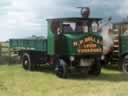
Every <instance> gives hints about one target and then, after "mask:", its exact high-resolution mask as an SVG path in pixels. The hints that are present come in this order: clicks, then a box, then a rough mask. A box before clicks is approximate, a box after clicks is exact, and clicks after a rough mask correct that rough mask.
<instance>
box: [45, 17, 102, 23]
mask: <svg viewBox="0 0 128 96" xmlns="http://www.w3.org/2000/svg"><path fill="white" fill-rule="evenodd" d="M86 20H87V21H89V22H92V21H100V20H102V18H81V17H70V18H54V19H47V21H70V22H74V21H76V22H77V21H86Z"/></svg>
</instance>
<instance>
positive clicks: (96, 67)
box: [89, 59, 101, 76]
mask: <svg viewBox="0 0 128 96" xmlns="http://www.w3.org/2000/svg"><path fill="white" fill-rule="evenodd" d="M89 74H91V75H95V76H98V75H100V74H101V62H100V59H95V62H94V64H93V65H92V66H91V69H90V71H89Z"/></svg>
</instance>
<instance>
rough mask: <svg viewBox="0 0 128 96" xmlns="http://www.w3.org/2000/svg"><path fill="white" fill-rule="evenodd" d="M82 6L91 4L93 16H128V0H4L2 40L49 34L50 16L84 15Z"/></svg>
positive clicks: (1, 0)
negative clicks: (48, 21)
mask: <svg viewBox="0 0 128 96" xmlns="http://www.w3.org/2000/svg"><path fill="white" fill-rule="evenodd" d="M79 6H89V7H90V8H91V16H96V17H103V18H105V17H108V16H113V18H114V19H115V18H117V17H122V18H123V17H125V16H128V0H0V41H5V40H8V39H9V38H21V37H28V36H32V35H45V36H46V35H47V22H46V19H47V18H53V17H68V16H70V17H72V16H80V15H79V10H78V9H77V8H76V7H79Z"/></svg>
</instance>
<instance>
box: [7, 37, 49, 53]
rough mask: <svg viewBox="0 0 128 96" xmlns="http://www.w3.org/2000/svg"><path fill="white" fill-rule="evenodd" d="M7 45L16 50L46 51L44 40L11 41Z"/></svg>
mask: <svg viewBox="0 0 128 96" xmlns="http://www.w3.org/2000/svg"><path fill="white" fill-rule="evenodd" d="M9 45H10V48H12V49H16V50H34V51H42V52H46V51H47V40H46V39H11V40H10V42H9Z"/></svg>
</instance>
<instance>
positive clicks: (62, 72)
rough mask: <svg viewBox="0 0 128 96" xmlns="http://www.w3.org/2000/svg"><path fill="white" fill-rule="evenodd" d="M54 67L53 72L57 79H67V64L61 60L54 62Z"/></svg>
mask: <svg viewBox="0 0 128 96" xmlns="http://www.w3.org/2000/svg"><path fill="white" fill-rule="evenodd" d="M55 64H56V67H55V72H56V75H57V76H58V77H61V78H67V76H68V69H67V63H66V62H65V61H64V60H63V59H58V60H56V61H55Z"/></svg>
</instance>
